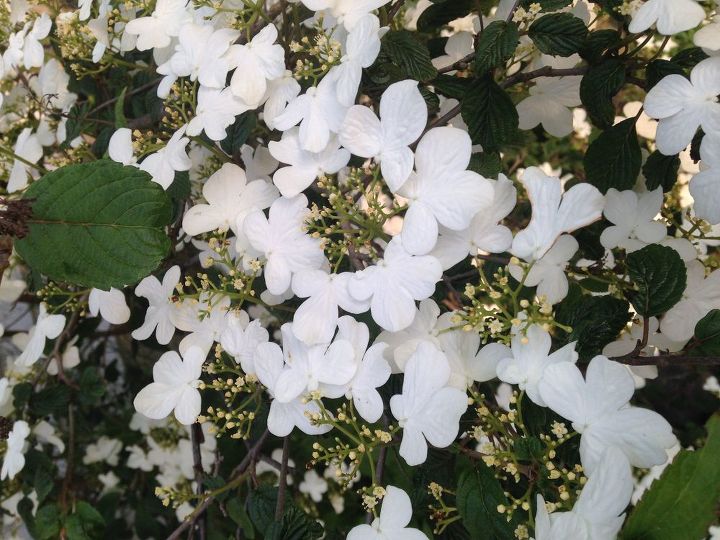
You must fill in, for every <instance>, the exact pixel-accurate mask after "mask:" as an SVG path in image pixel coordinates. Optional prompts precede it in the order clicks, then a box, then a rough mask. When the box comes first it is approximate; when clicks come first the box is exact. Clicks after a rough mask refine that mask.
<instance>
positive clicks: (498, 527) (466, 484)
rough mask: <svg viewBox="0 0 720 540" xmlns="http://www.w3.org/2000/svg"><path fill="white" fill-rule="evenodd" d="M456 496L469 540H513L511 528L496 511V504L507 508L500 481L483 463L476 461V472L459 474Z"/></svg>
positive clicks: (512, 528)
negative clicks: (472, 539)
mask: <svg viewBox="0 0 720 540" xmlns="http://www.w3.org/2000/svg"><path fill="white" fill-rule="evenodd" d="M456 493H457V495H456V500H457V507H458V512H459V513H460V516H461V517H462V519H463V525H465V528H466V529H467V530H468V532H469V533H470V536H471V537H472V538H483V539H486V540H495V539H498V540H499V539H505V538H507V539H511V538H514V534H513V530H514V527H513V526H512V525H511V524H510V523H508V522H507V521H506V519H505V515H504V514H500V513H499V512H498V511H497V507H498V505H500V504H502V505H507V499H506V497H505V494H504V493H503V489H502V487H501V486H500V482H498V480H497V478H495V476H494V475H493V472H492V471H491V470H490V469H489V468H488V467H487V466H485V464H484V463H482V462H478V463H477V465H476V469H475V470H469V471H464V472H463V473H462V475H461V476H460V480H459V481H458V486H457V492H456Z"/></svg>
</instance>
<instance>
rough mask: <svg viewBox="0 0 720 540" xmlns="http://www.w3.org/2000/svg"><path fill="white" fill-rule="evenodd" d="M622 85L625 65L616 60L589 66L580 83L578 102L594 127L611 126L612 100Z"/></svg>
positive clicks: (613, 109)
mask: <svg viewBox="0 0 720 540" xmlns="http://www.w3.org/2000/svg"><path fill="white" fill-rule="evenodd" d="M623 84H625V64H624V63H623V61H622V60H620V59H618V58H611V59H609V60H606V61H605V62H603V63H602V64H598V65H596V66H590V69H588V72H587V73H586V74H585V76H584V77H583V78H582V80H581V81H580V100H581V101H582V104H583V105H584V106H585V109H586V110H587V113H588V115H589V116H590V119H591V120H592V121H593V123H594V124H595V125H596V126H598V127H601V128H606V127H609V126H611V125H612V123H613V120H614V119H615V105H614V104H613V102H612V98H613V97H614V96H615V94H617V93H618V91H619V90H620V88H622V86H623Z"/></svg>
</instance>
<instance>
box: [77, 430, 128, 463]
mask: <svg viewBox="0 0 720 540" xmlns="http://www.w3.org/2000/svg"><path fill="white" fill-rule="evenodd" d="M122 448H123V444H122V441H121V440H119V439H111V438H110V437H106V436H105V435H103V436H102V437H100V438H99V439H98V440H97V442H95V443H91V444H88V445H87V448H86V449H85V455H84V456H83V463H84V464H85V465H90V464H92V463H101V462H105V463H107V464H108V465H112V466H113V467H114V466H116V465H117V464H118V458H119V457H120V451H121V450H122Z"/></svg>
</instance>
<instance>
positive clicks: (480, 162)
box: [468, 152, 502, 178]
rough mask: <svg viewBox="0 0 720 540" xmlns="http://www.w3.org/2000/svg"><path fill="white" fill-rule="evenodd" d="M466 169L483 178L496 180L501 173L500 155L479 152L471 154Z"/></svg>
mask: <svg viewBox="0 0 720 540" xmlns="http://www.w3.org/2000/svg"><path fill="white" fill-rule="evenodd" d="M468 169H470V170H471V171H474V172H476V173H478V174H479V175H482V176H484V177H485V178H496V177H497V175H498V174H499V173H500V172H501V171H502V162H501V161H500V154H498V153H497V152H480V153H478V154H473V155H472V157H471V158H470V165H468Z"/></svg>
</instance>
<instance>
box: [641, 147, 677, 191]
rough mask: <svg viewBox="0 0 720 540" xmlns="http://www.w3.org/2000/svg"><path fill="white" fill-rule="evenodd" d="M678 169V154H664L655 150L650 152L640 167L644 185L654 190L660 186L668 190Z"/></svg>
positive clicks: (673, 183) (674, 179)
mask: <svg viewBox="0 0 720 540" xmlns="http://www.w3.org/2000/svg"><path fill="white" fill-rule="evenodd" d="M679 169H680V158H679V157H678V156H676V155H675V156H666V155H664V154H661V153H660V152H658V151H657V150H655V152H653V153H652V154H650V155H649V156H648V158H647V160H646V161H645V164H644V165H643V167H642V172H643V176H645V186H646V187H647V188H648V189H649V190H650V191H652V190H654V189H656V188H657V187H659V186H662V188H663V191H664V192H667V191H670V190H671V189H672V188H673V186H674V185H675V182H676V181H677V177H678V170H679Z"/></svg>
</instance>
